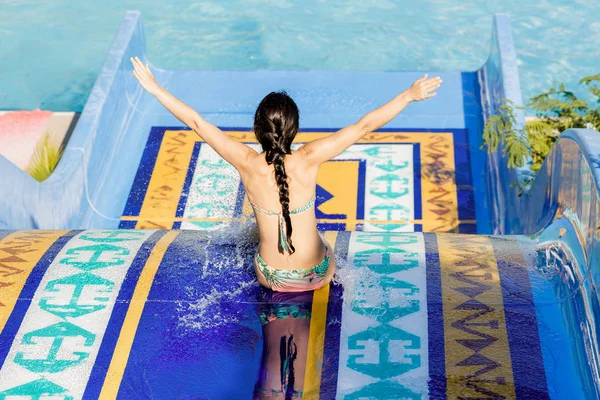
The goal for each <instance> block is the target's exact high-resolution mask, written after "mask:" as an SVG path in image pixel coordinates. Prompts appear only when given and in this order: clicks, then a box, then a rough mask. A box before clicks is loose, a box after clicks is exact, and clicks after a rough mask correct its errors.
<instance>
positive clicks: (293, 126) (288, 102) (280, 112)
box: [254, 92, 299, 254]
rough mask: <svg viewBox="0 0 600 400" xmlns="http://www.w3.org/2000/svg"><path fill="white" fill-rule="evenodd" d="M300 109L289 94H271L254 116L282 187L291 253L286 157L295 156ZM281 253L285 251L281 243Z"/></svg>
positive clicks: (263, 145) (280, 199) (282, 204)
mask: <svg viewBox="0 0 600 400" xmlns="http://www.w3.org/2000/svg"><path fill="white" fill-rule="evenodd" d="M298 119H299V113H298V106H296V103H294V100H292V98H291V97H290V96H288V94H287V93H285V92H271V93H269V94H268V95H267V96H266V97H265V98H264V99H263V100H262V101H261V102H260V104H259V105H258V108H257V109H256V113H255V114H254V134H255V135H256V139H257V140H258V142H259V143H260V144H261V145H262V148H263V150H264V151H265V153H266V154H265V159H266V161H267V164H269V165H271V164H273V167H274V169H275V181H276V182H277V187H278V188H279V202H280V203H281V210H282V213H281V214H282V216H283V218H284V220H285V226H286V235H287V246H288V248H289V254H293V253H294V251H295V249H294V246H293V244H292V221H291V219H290V192H289V187H288V183H287V179H288V177H287V174H286V172H285V164H284V160H285V155H286V154H291V153H292V151H291V148H290V147H291V145H292V141H293V140H294V137H296V134H297V133H298ZM279 252H280V253H283V248H282V246H281V244H279Z"/></svg>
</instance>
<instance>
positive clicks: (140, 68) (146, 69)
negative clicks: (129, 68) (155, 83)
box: [129, 57, 152, 76]
mask: <svg viewBox="0 0 600 400" xmlns="http://www.w3.org/2000/svg"><path fill="white" fill-rule="evenodd" d="M129 60H130V61H131V63H132V64H133V70H134V71H137V72H138V74H139V75H140V76H152V71H150V66H149V64H146V65H144V64H143V63H142V61H141V60H140V59H139V58H138V57H131V58H130V59H129Z"/></svg>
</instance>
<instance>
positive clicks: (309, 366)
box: [303, 231, 337, 400]
mask: <svg viewBox="0 0 600 400" xmlns="http://www.w3.org/2000/svg"><path fill="white" fill-rule="evenodd" d="M336 238H337V232H336V231H327V232H325V239H326V240H327V241H328V242H329V244H330V245H331V248H332V250H333V249H334V246H335V239H336ZM328 301H329V285H327V286H324V287H322V288H320V289H319V290H315V292H314V294H313V303H312V313H311V318H310V332H309V334H308V350H307V354H306V370H305V373H304V396H303V399H317V400H318V399H319V390H320V389H321V368H322V367H323V350H324V349H323V344H324V342H325V328H326V325H327V303H328Z"/></svg>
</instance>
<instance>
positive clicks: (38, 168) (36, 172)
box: [25, 131, 62, 182]
mask: <svg viewBox="0 0 600 400" xmlns="http://www.w3.org/2000/svg"><path fill="white" fill-rule="evenodd" d="M61 156H62V149H61V146H60V144H57V143H55V140H53V139H52V134H51V132H49V131H46V132H44V135H43V136H42V138H41V139H40V141H38V143H37V145H36V147H35V151H34V152H33V155H32V156H31V160H29V164H28V165H27V168H26V169H25V171H26V172H27V173H28V174H29V175H31V176H32V177H33V178H34V179H36V180H37V181H39V182H42V181H44V180H45V179H46V178H48V177H49V176H50V174H51V173H52V171H54V168H56V165H57V164H58V161H59V160H60V157H61Z"/></svg>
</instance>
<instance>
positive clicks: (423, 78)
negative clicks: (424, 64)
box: [416, 74, 427, 82]
mask: <svg viewBox="0 0 600 400" xmlns="http://www.w3.org/2000/svg"><path fill="white" fill-rule="evenodd" d="M425 79H427V74H425V75H423V76H422V77H420V78H419V79H417V80H416V81H417V82H423V81H424V80H425Z"/></svg>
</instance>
